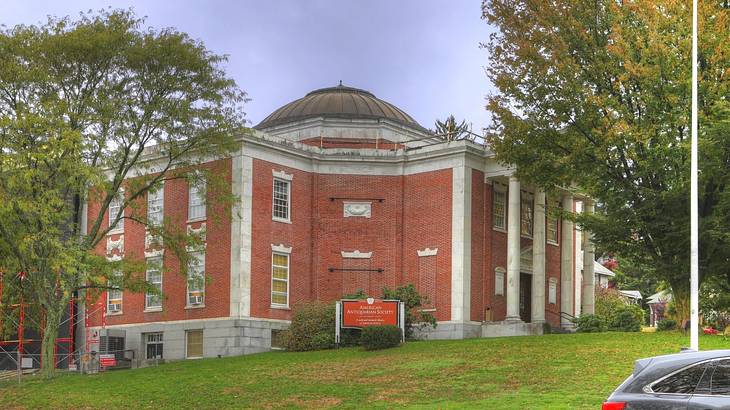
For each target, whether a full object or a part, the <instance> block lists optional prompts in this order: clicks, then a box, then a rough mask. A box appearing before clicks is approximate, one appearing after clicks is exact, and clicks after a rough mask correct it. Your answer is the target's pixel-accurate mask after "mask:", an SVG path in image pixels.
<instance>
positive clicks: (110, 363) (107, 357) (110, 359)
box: [99, 354, 117, 367]
mask: <svg viewBox="0 0 730 410" xmlns="http://www.w3.org/2000/svg"><path fill="white" fill-rule="evenodd" d="M99 365H101V367H114V366H116V365H117V358H116V357H115V356H114V355H113V354H100V355H99Z"/></svg>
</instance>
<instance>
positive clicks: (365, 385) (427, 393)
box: [0, 332, 730, 409]
mask: <svg viewBox="0 0 730 410" xmlns="http://www.w3.org/2000/svg"><path fill="white" fill-rule="evenodd" d="M700 343H701V347H702V348H703V349H720V348H730V341H728V342H725V341H724V340H723V338H722V337H718V336H714V337H710V336H701V338H700ZM688 344H689V339H688V337H686V336H682V335H681V334H679V333H676V332H672V333H601V334H575V335H546V336H534V337H512V338H499V339H472V340H460V341H429V342H409V343H407V344H406V345H404V346H402V347H399V348H396V349H390V350H385V351H378V352H364V351H361V350H359V349H340V350H336V351H335V350H332V351H320V352H307V353H288V352H272V353H263V354H258V355H251V356H241V357H232V358H224V359H205V360H192V361H181V362H175V363H169V364H165V365H161V366H159V367H156V368H145V369H137V370H127V371H116V372H108V373H105V374H99V375H93V376H81V375H75V374H69V375H64V376H61V377H58V378H56V379H54V380H52V381H50V382H44V381H42V380H38V379H34V378H30V379H27V381H26V382H24V384H23V385H22V386H21V387H18V386H17V385H13V384H12V383H5V384H3V385H0V408H2V409H12V408H71V407H74V408H190V407H196V408H218V409H222V408H231V407H237V408H241V407H243V408H248V407H255V408H328V407H337V408H361V407H363V406H367V407H368V408H392V407H418V408H489V409H515V408H556V409H561V408H564V409H575V408H597V407H600V403H601V402H602V401H603V400H604V399H605V398H606V397H607V396H608V394H610V392H611V391H613V389H614V388H615V387H616V386H618V384H619V383H620V382H621V381H623V379H624V378H626V376H627V375H628V374H629V373H630V372H631V369H632V368H633V362H634V360H635V359H638V358H641V357H646V356H653V355H657V354H664V353H675V352H678V351H679V348H680V347H681V346H687V345H688Z"/></svg>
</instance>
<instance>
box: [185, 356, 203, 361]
mask: <svg viewBox="0 0 730 410" xmlns="http://www.w3.org/2000/svg"><path fill="white" fill-rule="evenodd" d="M202 358H203V356H195V357H186V358H185V360H198V359H202Z"/></svg>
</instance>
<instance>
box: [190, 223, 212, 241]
mask: <svg viewBox="0 0 730 410" xmlns="http://www.w3.org/2000/svg"><path fill="white" fill-rule="evenodd" d="M206 232H207V231H206V226H205V222H203V223H202V224H200V226H198V227H197V228H193V227H192V226H191V225H188V235H199V236H200V238H201V239H202V240H206V235H205V234H206Z"/></svg>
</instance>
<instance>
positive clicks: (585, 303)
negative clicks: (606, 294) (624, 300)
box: [581, 200, 596, 315]
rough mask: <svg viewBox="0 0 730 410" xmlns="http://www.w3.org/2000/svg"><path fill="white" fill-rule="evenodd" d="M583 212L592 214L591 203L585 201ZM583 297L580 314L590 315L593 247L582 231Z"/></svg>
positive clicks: (594, 295) (593, 289)
mask: <svg viewBox="0 0 730 410" xmlns="http://www.w3.org/2000/svg"><path fill="white" fill-rule="evenodd" d="M583 212H585V213H586V214H592V213H593V202H592V201H590V200H586V201H585V202H584V205H583ZM583 235H584V237H583V295H582V297H581V302H582V303H581V314H582V315H592V314H593V313H594V311H595V299H596V294H595V292H596V285H595V282H594V278H595V272H594V269H593V266H594V265H593V264H594V261H595V260H596V257H595V247H594V246H593V241H592V240H591V233H590V232H589V231H587V230H585V229H584V230H583Z"/></svg>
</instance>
